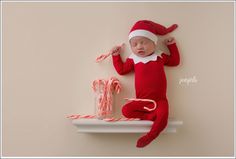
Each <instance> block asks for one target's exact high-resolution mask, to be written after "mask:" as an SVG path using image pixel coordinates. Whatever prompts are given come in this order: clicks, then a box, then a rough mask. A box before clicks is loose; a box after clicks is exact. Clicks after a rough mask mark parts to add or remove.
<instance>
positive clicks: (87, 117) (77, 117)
mask: <svg viewBox="0 0 236 159" xmlns="http://www.w3.org/2000/svg"><path fill="white" fill-rule="evenodd" d="M67 118H70V119H82V118H85V119H92V118H95V115H70V116H68V117H67Z"/></svg>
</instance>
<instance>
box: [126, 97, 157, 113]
mask: <svg viewBox="0 0 236 159" xmlns="http://www.w3.org/2000/svg"><path fill="white" fill-rule="evenodd" d="M125 99H126V100H129V101H144V102H152V103H153V104H154V107H153V108H148V107H143V108H144V109H146V110H148V111H153V110H155V109H156V108H157V103H156V102H155V101H154V100H152V99H139V98H125Z"/></svg>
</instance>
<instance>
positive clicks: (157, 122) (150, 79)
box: [110, 20, 180, 147]
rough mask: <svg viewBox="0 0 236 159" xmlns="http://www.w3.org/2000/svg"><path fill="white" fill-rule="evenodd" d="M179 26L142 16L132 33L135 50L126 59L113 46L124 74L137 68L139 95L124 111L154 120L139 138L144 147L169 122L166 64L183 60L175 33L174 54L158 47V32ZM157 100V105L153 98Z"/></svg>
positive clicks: (168, 41)
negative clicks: (164, 24)
mask: <svg viewBox="0 0 236 159" xmlns="http://www.w3.org/2000/svg"><path fill="white" fill-rule="evenodd" d="M176 28H177V25H176V24H174V25H172V26H171V27H169V28H166V27H164V26H162V25H160V24H157V23H154V22H152V21H148V20H141V21H138V22H136V23H135V24H134V26H133V27H132V29H131V31H130V33H129V43H130V46H131V50H132V52H133V53H132V54H131V55H130V56H129V57H128V58H127V59H126V61H125V62H123V61H122V59H121V57H120V53H121V50H122V49H121V46H115V47H113V48H112V49H111V51H110V52H111V53H112V59H113V65H114V67H115V69H116V71H117V72H118V73H119V74H120V75H124V74H127V73H129V72H131V71H135V91H136V98H137V99H141V100H134V101H132V102H129V103H127V104H125V105H124V106H123V108H122V114H123V115H124V116H125V117H127V118H140V119H141V120H151V121H153V125H152V127H151V130H150V131H149V132H148V133H147V134H145V135H144V136H142V137H141V138H140V139H139V140H138V141H137V145H136V146H137V147H144V146H146V145H148V144H149V143H150V142H152V141H153V140H154V139H155V138H156V137H157V136H158V135H159V134H160V133H161V131H162V130H164V128H165V127H166V126H167V122H168V100H167V97H166V87H167V81H166V75H165V71H164V65H166V66H177V65H178V64H179V62H180V58H179V51H178V48H177V46H176V42H175V39H174V38H173V37H170V38H167V39H166V40H165V41H164V43H165V45H167V47H168V49H169V52H170V55H167V54H165V53H164V52H162V51H160V50H157V40H158V38H157V35H166V34H167V33H169V32H172V31H173V30H174V29H176ZM142 99H146V100H148V99H149V100H152V101H154V102H155V104H156V107H155V106H154V105H153V103H152V102H150V101H145V100H143V101H142Z"/></svg>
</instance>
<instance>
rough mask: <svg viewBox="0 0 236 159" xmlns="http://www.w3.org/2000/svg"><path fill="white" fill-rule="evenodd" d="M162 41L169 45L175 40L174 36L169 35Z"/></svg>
mask: <svg viewBox="0 0 236 159" xmlns="http://www.w3.org/2000/svg"><path fill="white" fill-rule="evenodd" d="M164 43H165V44H166V45H170V44H174V43H176V41H175V38H174V37H169V38H167V39H165V40H164Z"/></svg>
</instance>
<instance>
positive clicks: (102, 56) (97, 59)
mask: <svg viewBox="0 0 236 159" xmlns="http://www.w3.org/2000/svg"><path fill="white" fill-rule="evenodd" d="M124 45H125V44H124V43H123V44H121V45H120V46H118V47H121V48H122V47H124ZM115 52H117V50H115V51H114V52H109V53H108V54H102V55H100V56H98V57H97V58H96V62H101V61H103V60H105V59H106V58H107V57H108V56H110V55H112V54H113V53H115Z"/></svg>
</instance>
